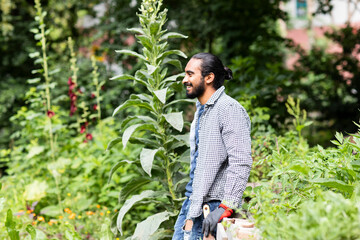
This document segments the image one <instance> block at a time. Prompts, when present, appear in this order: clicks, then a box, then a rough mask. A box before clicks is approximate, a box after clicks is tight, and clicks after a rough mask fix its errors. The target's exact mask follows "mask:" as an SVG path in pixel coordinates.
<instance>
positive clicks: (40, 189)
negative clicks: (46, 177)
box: [23, 180, 48, 201]
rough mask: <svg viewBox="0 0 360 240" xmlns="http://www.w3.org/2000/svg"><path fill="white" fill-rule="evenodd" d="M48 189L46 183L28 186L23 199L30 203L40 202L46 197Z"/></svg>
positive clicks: (38, 182) (33, 183)
mask: <svg viewBox="0 0 360 240" xmlns="http://www.w3.org/2000/svg"><path fill="white" fill-rule="evenodd" d="M47 189H48V184H47V183H46V181H41V182H40V181H38V180H35V181H34V182H32V183H30V184H28V185H26V187H25V191H24V193H23V197H24V199H25V200H28V201H39V200H40V199H41V198H43V197H45V196H46V190H47Z"/></svg>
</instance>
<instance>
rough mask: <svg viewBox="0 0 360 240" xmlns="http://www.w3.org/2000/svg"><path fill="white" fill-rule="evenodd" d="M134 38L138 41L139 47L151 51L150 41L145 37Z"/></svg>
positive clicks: (137, 36)
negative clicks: (141, 46)
mask: <svg viewBox="0 0 360 240" xmlns="http://www.w3.org/2000/svg"><path fill="white" fill-rule="evenodd" d="M136 38H137V39H139V40H140V43H141V45H143V46H144V47H146V48H147V49H149V50H151V49H152V46H153V44H152V43H151V40H150V38H149V37H148V36H146V35H136Z"/></svg>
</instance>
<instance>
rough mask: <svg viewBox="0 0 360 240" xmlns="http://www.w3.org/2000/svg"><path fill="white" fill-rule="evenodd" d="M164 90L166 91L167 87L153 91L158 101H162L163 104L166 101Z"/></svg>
mask: <svg viewBox="0 0 360 240" xmlns="http://www.w3.org/2000/svg"><path fill="white" fill-rule="evenodd" d="M166 92H167V88H164V89H160V90H156V91H154V94H155V96H156V97H157V98H158V99H159V100H160V102H162V103H163V104H165V102H166Z"/></svg>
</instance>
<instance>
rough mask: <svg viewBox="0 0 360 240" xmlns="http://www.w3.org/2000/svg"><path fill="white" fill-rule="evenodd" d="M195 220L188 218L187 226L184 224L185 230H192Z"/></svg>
mask: <svg viewBox="0 0 360 240" xmlns="http://www.w3.org/2000/svg"><path fill="white" fill-rule="evenodd" d="M193 224H194V223H193V221H192V220H186V222H185V226H184V230H185V231H191V229H192V227H193Z"/></svg>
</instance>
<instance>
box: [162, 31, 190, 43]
mask: <svg viewBox="0 0 360 240" xmlns="http://www.w3.org/2000/svg"><path fill="white" fill-rule="evenodd" d="M168 38H188V36H185V35H183V34H180V33H176V32H168V33H165V34H164V35H163V36H162V37H161V38H160V41H162V40H166V39H168Z"/></svg>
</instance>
